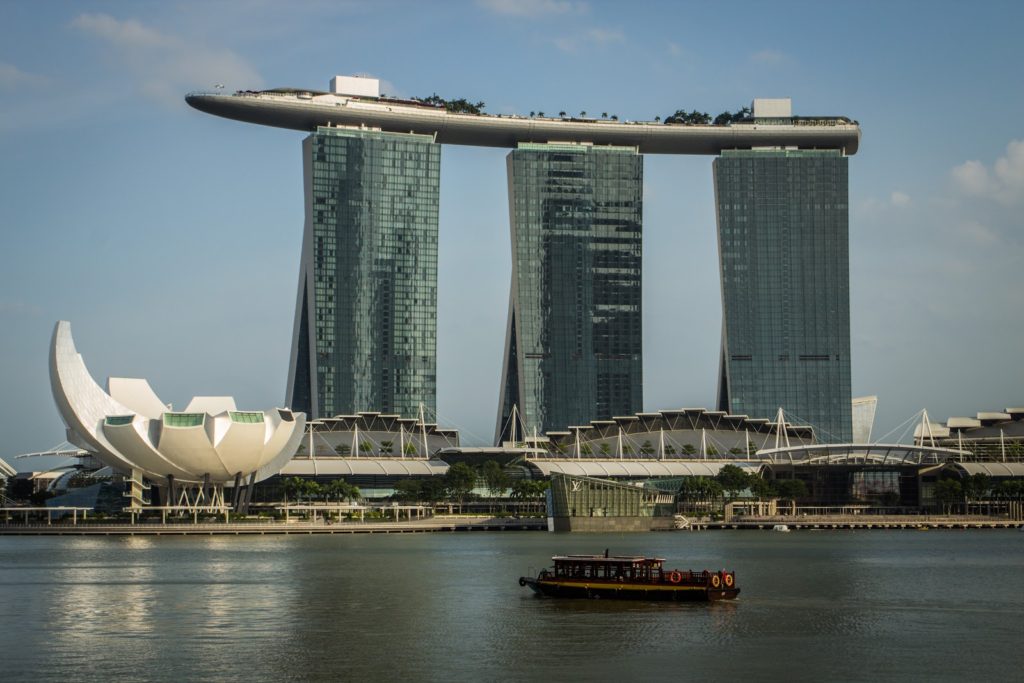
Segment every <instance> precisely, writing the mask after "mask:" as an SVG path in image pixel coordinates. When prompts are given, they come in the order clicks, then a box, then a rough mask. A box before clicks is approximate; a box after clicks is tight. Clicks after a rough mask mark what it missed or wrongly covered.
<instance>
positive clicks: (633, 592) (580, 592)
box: [519, 576, 740, 602]
mask: <svg viewBox="0 0 1024 683" xmlns="http://www.w3.org/2000/svg"><path fill="white" fill-rule="evenodd" d="M519 584H520V585H521V586H529V587H530V588H531V589H532V590H533V591H534V592H535V593H536V594H537V595H541V596H544V597H549V598H588V599H591V600H594V599H601V600H651V601H668V602H717V601H719V600H735V599H736V597H737V596H738V595H739V594H740V589H739V588H724V587H723V588H712V587H711V586H685V585H677V584H642V583H637V584H622V583H615V582H601V581H588V582H583V581H559V580H551V579H531V578H528V577H525V576H524V577H522V578H521V579H519Z"/></svg>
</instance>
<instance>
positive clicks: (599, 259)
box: [496, 143, 643, 442]
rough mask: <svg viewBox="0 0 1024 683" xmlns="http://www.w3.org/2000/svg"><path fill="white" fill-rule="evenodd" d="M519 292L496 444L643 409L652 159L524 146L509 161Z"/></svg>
mask: <svg viewBox="0 0 1024 683" xmlns="http://www.w3.org/2000/svg"><path fill="white" fill-rule="evenodd" d="M507 166H508V183H509V202H510V217H511V230H512V287H511V300H510V306H509V322H508V331H507V334H506V343H505V365H504V371H503V379H502V387H501V393H500V407H499V415H498V424H497V435H496V440H497V441H499V442H500V441H503V440H506V439H507V438H508V436H509V434H508V432H509V431H510V428H509V422H510V415H511V412H512V406H513V405H517V406H518V409H519V414H520V416H521V420H522V426H523V427H524V428H525V430H526V431H527V433H531V432H533V430H534V429H536V431H537V432H538V433H542V432H544V431H548V430H558V429H565V428H566V427H568V426H570V425H579V424H588V423H589V422H590V421H591V420H595V419H608V418H610V417H612V416H615V415H632V414H634V413H636V412H637V411H639V410H641V408H642V404H643V377H642V373H643V363H642V356H641V351H642V349H641V341H642V334H641V272H640V266H641V219H642V208H643V207H642V194H643V158H642V157H641V156H640V155H639V154H637V152H636V149H635V148H632V147H628V148H627V147H592V146H589V145H573V144H527V143H522V144H520V145H519V147H518V148H517V149H516V150H514V151H512V152H511V153H509V155H508V157H507Z"/></svg>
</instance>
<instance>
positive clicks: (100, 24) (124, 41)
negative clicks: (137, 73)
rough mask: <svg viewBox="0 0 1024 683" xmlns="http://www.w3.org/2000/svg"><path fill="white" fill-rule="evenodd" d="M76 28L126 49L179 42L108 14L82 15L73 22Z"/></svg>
mask: <svg viewBox="0 0 1024 683" xmlns="http://www.w3.org/2000/svg"><path fill="white" fill-rule="evenodd" d="M71 25H72V26H73V27H74V28H77V29H79V30H81V31H85V32H86V33H91V34H93V35H95V36H98V37H100V38H103V39H104V40H107V41H109V42H111V43H114V44H116V45H123V46H126V47H147V48H153V47H173V46H176V44H178V42H179V41H177V40H175V39H174V38H171V37H169V36H164V35H161V34H160V33H158V32H157V31H154V30H153V29H151V28H147V27H146V26H143V25H142V24H141V23H140V22H139V21H136V20H135V19H125V20H124V21H119V20H118V19H115V18H114V17H112V16H110V15H108V14H80V15H79V16H77V17H75V18H74V20H73V21H72V22H71Z"/></svg>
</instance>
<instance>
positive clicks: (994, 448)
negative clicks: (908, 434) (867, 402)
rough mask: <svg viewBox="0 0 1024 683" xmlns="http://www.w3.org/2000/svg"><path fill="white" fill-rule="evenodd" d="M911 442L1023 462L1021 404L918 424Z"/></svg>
mask: <svg viewBox="0 0 1024 683" xmlns="http://www.w3.org/2000/svg"><path fill="white" fill-rule="evenodd" d="M914 443H915V444H917V445H920V446H931V445H934V446H941V447H945V448H956V449H959V450H965V451H970V452H971V453H972V454H973V455H974V456H975V458H977V459H979V460H986V461H990V462H1016V463H1024V407H1022V408H1006V409H1005V410H999V411H986V412H980V413H977V414H976V415H975V416H974V417H951V418H949V419H948V420H946V422H945V424H941V423H922V424H918V425H917V427H916V428H915V429H914ZM1020 476H1024V470H1022V471H1021V472H1020Z"/></svg>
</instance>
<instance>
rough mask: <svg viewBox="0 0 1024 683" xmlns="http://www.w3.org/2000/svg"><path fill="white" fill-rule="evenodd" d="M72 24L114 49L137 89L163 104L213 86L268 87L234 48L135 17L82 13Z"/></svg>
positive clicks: (171, 103) (177, 101)
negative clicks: (188, 37)
mask: <svg viewBox="0 0 1024 683" xmlns="http://www.w3.org/2000/svg"><path fill="white" fill-rule="evenodd" d="M71 26H72V27H74V28H76V29H78V30H79V31H82V32H83V33H86V34H89V35H91V36H94V37H96V38H99V39H100V40H102V41H103V42H104V43H106V44H107V45H109V46H110V47H111V48H113V49H114V50H115V51H116V53H117V57H118V61H117V63H118V64H119V65H120V66H121V68H123V69H124V70H125V71H126V72H127V74H128V75H129V76H130V77H131V78H132V80H133V81H134V82H135V84H136V87H138V89H139V90H140V91H141V92H142V93H143V94H144V95H146V96H148V97H150V98H151V99H154V100H156V101H158V102H161V103H163V104H167V105H171V106H181V105H182V101H183V97H184V94H185V93H186V92H187V91H189V90H196V89H204V88H210V87H211V86H213V85H214V84H216V83H219V84H224V85H225V86H227V89H228V90H233V89H242V88H254V87H259V86H261V85H262V84H263V79H262V78H260V75H259V73H258V72H257V71H256V69H255V68H254V67H253V66H252V65H250V64H249V63H248V62H247V61H246V60H245V59H243V58H242V57H240V56H238V55H237V54H235V53H234V52H232V51H231V50H228V49H225V48H209V47H206V46H205V45H201V44H195V43H191V42H189V41H187V40H184V39H182V38H180V37H178V36H174V35H169V34H166V33H161V32H160V31H157V30H156V29H153V28H150V27H148V26H145V25H143V24H142V23H141V22H139V21H137V20H135V19H126V20H120V19H116V18H114V17H111V16H109V15H106V14H82V15H79V16H78V17H76V18H75V19H74V20H73V21H72V22H71Z"/></svg>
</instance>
